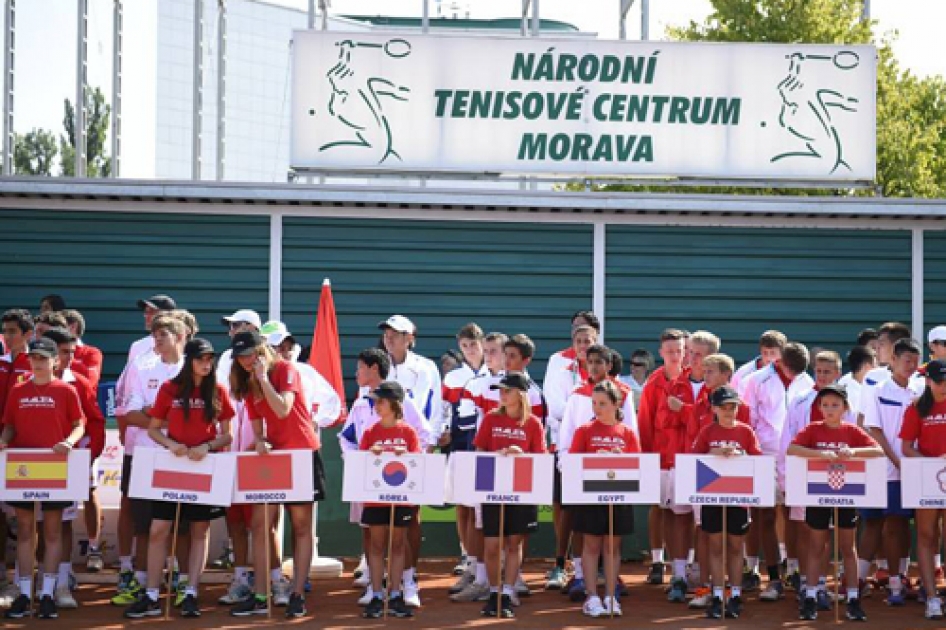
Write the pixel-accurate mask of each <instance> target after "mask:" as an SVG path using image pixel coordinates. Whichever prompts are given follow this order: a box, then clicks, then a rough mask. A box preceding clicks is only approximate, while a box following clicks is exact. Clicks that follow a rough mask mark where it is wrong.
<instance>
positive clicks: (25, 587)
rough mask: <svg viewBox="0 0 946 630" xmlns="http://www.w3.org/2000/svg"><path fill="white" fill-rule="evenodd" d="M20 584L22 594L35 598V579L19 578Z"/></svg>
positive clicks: (18, 582)
mask: <svg viewBox="0 0 946 630" xmlns="http://www.w3.org/2000/svg"><path fill="white" fill-rule="evenodd" d="M16 583H17V584H19V585H20V595H26V596H27V597H29V598H30V599H33V580H31V579H30V578H19V579H17V581H16Z"/></svg>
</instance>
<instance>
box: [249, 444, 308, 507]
mask: <svg viewBox="0 0 946 630" xmlns="http://www.w3.org/2000/svg"><path fill="white" fill-rule="evenodd" d="M233 457H234V458H235V459H236V481H235V482H234V484H233V503H285V502H287V501H289V502H298V501H311V500H312V492H313V486H312V451H306V450H296V451H272V452H270V453H267V454H266V455H257V454H256V453H235V454H233Z"/></svg>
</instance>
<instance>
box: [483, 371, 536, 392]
mask: <svg viewBox="0 0 946 630" xmlns="http://www.w3.org/2000/svg"><path fill="white" fill-rule="evenodd" d="M489 388H490V389H521V390H522V391H524V392H527V391H529V379H528V377H527V376H526V375H525V374H523V373H522V372H507V373H506V374H504V375H503V377H502V378H501V379H499V382H498V383H494V384H493V385H490V386H489Z"/></svg>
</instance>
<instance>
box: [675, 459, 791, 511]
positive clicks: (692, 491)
mask: <svg viewBox="0 0 946 630" xmlns="http://www.w3.org/2000/svg"><path fill="white" fill-rule="evenodd" d="M674 501H675V502H676V503H679V504H689V505H733V506H737V505H743V506H746V507H771V506H773V505H775V458H774V457H770V456H768V455H755V456H747V455H743V456H740V457H721V456H719V455H677V459H676V471H675V472H674Z"/></svg>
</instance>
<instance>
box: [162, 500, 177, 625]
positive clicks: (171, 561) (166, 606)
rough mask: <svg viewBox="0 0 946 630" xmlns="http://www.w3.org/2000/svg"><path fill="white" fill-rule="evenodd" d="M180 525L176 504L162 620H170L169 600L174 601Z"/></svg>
mask: <svg viewBox="0 0 946 630" xmlns="http://www.w3.org/2000/svg"><path fill="white" fill-rule="evenodd" d="M180 525H181V502H180V501H178V502H177V507H176V508H175V509H174V526H173V527H172V528H171V557H170V559H169V561H168V598H167V601H166V602H165V603H164V620H165V621H170V620H171V600H172V599H174V593H172V592H171V578H172V577H173V576H174V558H176V557H177V532H178V528H179V527H180Z"/></svg>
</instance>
